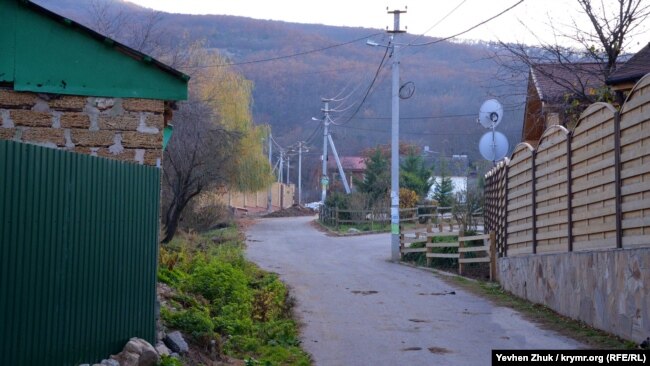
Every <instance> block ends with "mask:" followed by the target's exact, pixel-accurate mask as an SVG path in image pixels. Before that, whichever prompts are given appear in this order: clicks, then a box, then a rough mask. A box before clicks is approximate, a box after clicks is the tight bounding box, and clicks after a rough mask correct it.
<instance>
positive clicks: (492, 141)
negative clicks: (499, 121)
mask: <svg viewBox="0 0 650 366" xmlns="http://www.w3.org/2000/svg"><path fill="white" fill-rule="evenodd" d="M508 147H509V145H508V139H507V138H506V135H504V134H502V133H501V132H496V131H492V132H487V133H485V135H483V136H482V137H481V141H480V142H479V143H478V149H479V151H480V152H481V155H482V156H483V157H484V158H485V159H486V160H489V161H497V160H501V159H503V158H504V157H505V156H506V154H507V153H508Z"/></svg>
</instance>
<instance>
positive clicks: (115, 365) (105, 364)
mask: <svg viewBox="0 0 650 366" xmlns="http://www.w3.org/2000/svg"><path fill="white" fill-rule="evenodd" d="M101 366H120V363H119V362H117V361H115V360H102V363H101Z"/></svg>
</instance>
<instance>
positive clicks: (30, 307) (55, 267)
mask: <svg viewBox="0 0 650 366" xmlns="http://www.w3.org/2000/svg"><path fill="white" fill-rule="evenodd" d="M159 199H160V171H159V170H158V169H156V168H153V167H147V166H139V165H135V164H130V163H122V162H118V161H114V160H108V159H102V158H97V157H91V156H86V155H81V154H76V153H70V152H65V151H60V150H55V149H49V148H43V147H38V146H33V145H27V144H22V143H17V142H11V141H0V364H2V365H20V366H22V365H77V364H79V363H88V362H90V363H91V364H92V363H93V362H98V361H99V360H101V359H102V358H106V357H107V356H108V355H110V354H114V353H117V352H119V351H120V349H121V348H122V347H123V346H124V344H125V343H126V342H127V341H128V339H129V338H130V337H141V338H144V339H146V340H148V341H149V342H153V341H154V339H155V310H154V309H155V301H156V294H155V293H156V258H157V248H158V233H159Z"/></svg>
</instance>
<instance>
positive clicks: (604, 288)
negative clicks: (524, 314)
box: [497, 248, 650, 342]
mask: <svg viewBox="0 0 650 366" xmlns="http://www.w3.org/2000/svg"><path fill="white" fill-rule="evenodd" d="M497 271H498V273H497V275H498V278H499V282H501V286H503V288H504V289H505V290H506V291H509V292H512V293H513V294H515V295H517V296H519V297H522V298H524V299H527V300H529V301H532V302H535V303H539V304H544V305H546V306H548V307H550V308H551V309H553V310H555V311H557V312H558V313H560V314H562V315H565V316H568V317H571V318H573V319H578V320H581V321H583V322H585V323H587V324H590V325H591V326H594V327H596V328H599V329H603V330H606V331H608V332H611V333H614V334H616V335H618V336H620V337H623V338H626V339H631V340H634V341H637V342H641V341H642V340H644V339H645V338H646V337H647V336H648V335H650V286H648V283H650V250H649V249H648V248H640V249H619V250H607V251H593V252H573V253H561V254H560V253H558V254H545V255H536V256H525V257H506V258H499V259H498V265H497Z"/></svg>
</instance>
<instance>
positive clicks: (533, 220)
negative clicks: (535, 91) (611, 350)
mask: <svg viewBox="0 0 650 366" xmlns="http://www.w3.org/2000/svg"><path fill="white" fill-rule="evenodd" d="M485 194H486V204H485V206H486V207H485V215H486V230H494V231H495V232H496V233H497V248H498V253H499V255H500V257H501V258H500V259H499V271H498V276H499V278H500V282H501V283H502V285H503V286H504V287H505V288H506V289H507V290H509V291H512V292H513V293H515V294H516V295H519V296H521V297H524V298H527V299H529V300H532V301H535V302H539V303H543V304H546V305H548V306H550V307H552V308H553V309H555V310H556V311H558V312H560V313H562V314H565V315H568V316H571V317H573V318H577V319H580V320H583V321H585V322H587V323H589V324H591V325H594V326H596V327H599V328H602V329H604V330H607V331H610V332H613V333H615V334H617V335H619V336H622V337H624V338H628V339H634V340H643V339H645V338H646V337H647V336H649V335H650V310H649V308H650V300H648V299H650V286H649V285H650V283H649V282H648V281H649V280H650V278H648V275H647V274H648V272H649V270H650V225H649V224H650V74H648V75H646V76H645V77H644V78H643V79H641V80H640V81H639V83H638V84H637V85H636V86H635V87H634V89H633V90H632V91H631V92H630V95H629V96H628V99H627V101H626V102H625V104H624V105H623V106H622V108H621V110H620V112H619V111H617V110H616V109H615V108H614V107H612V106H611V105H609V104H605V103H596V104H593V105H591V106H589V107H588V108H587V109H586V110H585V111H584V112H583V113H582V115H581V117H580V120H579V121H578V124H577V126H576V128H575V130H574V131H572V132H571V131H568V130H567V129H565V128H564V127H562V126H551V127H550V128H548V129H547V130H546V131H545V132H544V134H543V135H542V138H541V140H540V142H539V144H538V146H537V147H536V148H534V147H533V146H531V145H530V144H527V143H521V144H519V145H517V146H516V147H515V150H514V152H513V154H512V156H511V157H510V159H507V160H506V161H505V162H503V163H502V164H500V165H499V166H497V167H495V168H494V169H493V170H492V171H490V172H489V173H488V174H487V175H486V188H485ZM541 254H544V255H541Z"/></svg>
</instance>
